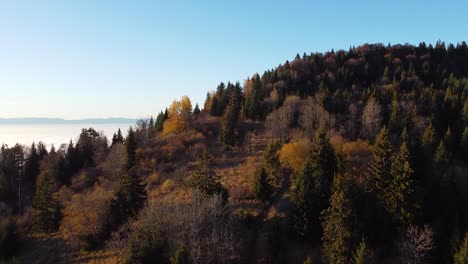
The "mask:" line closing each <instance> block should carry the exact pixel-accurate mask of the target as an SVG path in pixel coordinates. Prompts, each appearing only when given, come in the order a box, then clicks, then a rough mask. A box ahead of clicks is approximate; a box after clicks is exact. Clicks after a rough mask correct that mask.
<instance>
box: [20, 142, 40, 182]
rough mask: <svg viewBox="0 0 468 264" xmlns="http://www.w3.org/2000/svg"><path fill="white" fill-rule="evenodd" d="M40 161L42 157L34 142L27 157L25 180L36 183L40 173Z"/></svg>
mask: <svg viewBox="0 0 468 264" xmlns="http://www.w3.org/2000/svg"><path fill="white" fill-rule="evenodd" d="M39 162H40V157H39V154H38V153H37V149H36V144H35V143H34V142H33V143H32V145H31V149H30V150H29V154H28V156H27V157H26V162H25V165H24V180H25V181H27V182H30V183H33V184H34V183H35V182H36V178H37V176H38V175H39Z"/></svg>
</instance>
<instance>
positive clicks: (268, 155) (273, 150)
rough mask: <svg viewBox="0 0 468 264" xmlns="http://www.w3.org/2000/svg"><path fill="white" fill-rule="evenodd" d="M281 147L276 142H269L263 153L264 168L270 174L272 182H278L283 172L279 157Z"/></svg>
mask: <svg viewBox="0 0 468 264" xmlns="http://www.w3.org/2000/svg"><path fill="white" fill-rule="evenodd" d="M279 150H280V145H279V144H278V142H276V141H272V142H269V143H268V144H267V146H266V148H265V149H264V150H263V153H262V166H263V168H264V169H265V171H266V173H267V174H268V178H269V180H270V181H276V180H278V178H279V173H280V172H281V163H280V161H279V157H278V151H279Z"/></svg>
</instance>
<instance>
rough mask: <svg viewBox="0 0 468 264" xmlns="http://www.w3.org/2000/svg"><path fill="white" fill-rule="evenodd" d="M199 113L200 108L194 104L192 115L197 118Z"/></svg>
mask: <svg viewBox="0 0 468 264" xmlns="http://www.w3.org/2000/svg"><path fill="white" fill-rule="evenodd" d="M200 112H201V110H200V106H198V103H196V104H195V108H194V109H193V114H194V115H195V116H197V115H199V114H200Z"/></svg>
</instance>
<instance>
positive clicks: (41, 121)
mask: <svg viewBox="0 0 468 264" xmlns="http://www.w3.org/2000/svg"><path fill="white" fill-rule="evenodd" d="M137 120H138V119H133V118H86V119H75V120H67V119H62V118H29V117H26V118H0V125H60V124H132V123H136V122H137Z"/></svg>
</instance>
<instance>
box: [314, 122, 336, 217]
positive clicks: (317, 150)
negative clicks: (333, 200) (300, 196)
mask: <svg viewBox="0 0 468 264" xmlns="http://www.w3.org/2000/svg"><path fill="white" fill-rule="evenodd" d="M310 158H311V161H312V165H313V177H314V180H315V184H314V187H315V193H316V195H317V198H318V199H319V200H318V201H317V202H318V204H317V206H318V207H319V208H320V211H321V210H324V209H325V208H326V207H327V204H328V199H329V196H330V188H331V185H332V182H333V178H334V176H335V173H336V172H337V169H338V166H337V160H336V155H335V151H334V149H333V146H332V145H331V144H330V141H329V139H328V136H327V133H326V132H325V130H324V129H322V128H321V129H319V131H318V132H317V134H316V135H315V138H314V140H313V142H312V149H311V152H310Z"/></svg>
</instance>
